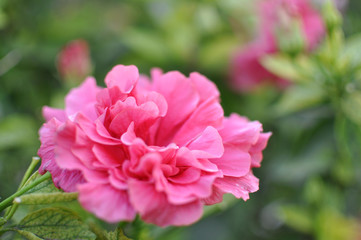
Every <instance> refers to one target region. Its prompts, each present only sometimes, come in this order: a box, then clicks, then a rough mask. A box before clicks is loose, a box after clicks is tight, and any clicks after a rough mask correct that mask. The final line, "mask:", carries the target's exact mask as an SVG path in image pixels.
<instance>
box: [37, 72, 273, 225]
mask: <svg viewBox="0 0 361 240" xmlns="http://www.w3.org/2000/svg"><path fill="white" fill-rule="evenodd" d="M151 75H152V78H151V80H150V79H148V78H147V77H145V76H139V73H138V69H137V68H136V67H135V66H122V65H118V66H115V67H114V68H113V69H112V70H111V71H110V72H109V73H108V74H107V76H106V78H105V83H106V86H107V87H106V88H103V89H102V88H99V87H97V86H96V84H95V80H94V79H93V78H88V79H87V80H86V81H85V82H84V83H83V84H82V85H81V86H80V87H79V88H76V89H73V90H72V91H71V92H70V93H69V94H68V96H67V97H66V99H65V110H61V109H53V108H49V107H45V108H44V109H43V114H44V116H45V119H46V120H47V122H46V123H45V124H44V125H43V126H42V128H41V129H40V140H41V147H40V149H39V152H38V154H39V156H40V157H41V158H42V165H41V167H40V172H41V173H45V172H46V171H49V172H50V173H51V174H52V176H53V180H54V183H55V185H56V186H58V187H60V188H62V189H63V190H64V191H79V201H80V203H81V204H82V206H83V207H84V208H85V209H87V210H88V211H90V212H92V213H94V214H95V215H96V216H98V217H99V218H101V219H104V220H106V221H108V222H118V221H124V220H126V221H131V220H133V219H134V217H135V215H136V214H139V215H140V216H141V217H142V219H143V220H144V221H146V222H149V223H153V224H157V225H159V226H168V225H186V224H191V223H193V222H195V221H196V220H198V219H199V218H200V217H201V215H202V208H203V205H205V204H214V203H217V202H220V201H222V195H223V194H224V193H231V194H233V195H235V196H236V197H237V198H243V199H244V200H247V199H248V198H249V193H252V192H255V191H257V190H258V179H257V178H256V177H255V176H254V175H253V174H252V168H253V167H259V166H260V162H261V160H262V150H263V149H264V148H265V147H266V145H267V141H268V138H269V137H270V133H262V125H261V124H260V123H259V122H257V121H254V122H250V121H249V120H247V119H246V118H244V117H240V116H239V115H237V114H232V115H231V116H230V117H229V118H227V117H224V116H223V109H222V107H221V105H220V104H219V92H218V90H217V88H216V86H215V85H214V84H213V83H212V82H211V81H209V80H208V79H207V78H205V77H204V76H202V75H200V74H198V73H191V74H190V76H189V77H188V78H187V77H185V76H184V75H182V74H181V73H179V72H176V71H173V72H168V73H165V74H163V73H162V72H161V70H159V69H154V70H153V71H152V74H151Z"/></svg>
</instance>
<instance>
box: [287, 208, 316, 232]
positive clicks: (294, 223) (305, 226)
mask: <svg viewBox="0 0 361 240" xmlns="http://www.w3.org/2000/svg"><path fill="white" fill-rule="evenodd" d="M280 210H281V218H282V219H283V220H284V221H285V223H286V224H287V225H289V226H290V227H292V228H294V229H296V230H298V231H300V232H303V233H311V232H312V229H313V216H312V214H311V213H310V212H309V211H308V209H305V208H303V207H299V206H292V205H290V206H283V207H281V209H280Z"/></svg>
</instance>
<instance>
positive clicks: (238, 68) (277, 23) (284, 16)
mask: <svg viewBox="0 0 361 240" xmlns="http://www.w3.org/2000/svg"><path fill="white" fill-rule="evenodd" d="M259 15H260V29H259V36H258V38H257V39H256V40H255V41H254V42H252V43H250V44H249V45H246V46H245V48H244V49H243V50H242V51H240V52H238V53H236V54H235V56H234V58H233V60H232V64H231V71H230V75H231V81H232V84H233V86H234V87H235V88H236V89H238V90H239V91H243V92H246V91H250V90H253V89H254V88H256V87H258V86H259V85H261V84H263V83H265V82H267V81H268V82H270V83H272V84H274V85H276V86H278V87H280V88H284V87H286V86H288V85H289V82H288V81H287V80H285V79H281V78H280V77H277V76H275V75H274V74H272V73H270V72H269V71H268V70H266V69H265V68H264V67H263V66H262V65H261V63H260V60H261V59H262V57H264V56H265V55H267V54H273V53H276V52H278V51H281V49H280V45H281V46H282V42H283V43H286V44H290V43H291V44H296V46H294V47H296V48H298V47H300V46H298V45H297V44H302V42H303V44H304V46H303V47H304V50H307V51H310V50H312V49H314V48H315V47H316V46H317V44H318V43H319V42H320V40H321V38H322V37H323V36H324V33H325V27H324V24H323V21H322V18H321V16H320V14H319V13H318V12H317V11H316V10H314V9H313V8H312V6H311V3H310V1H308V0H263V1H261V2H260V4H259ZM295 26H299V27H300V29H298V30H299V31H301V34H302V36H301V37H303V39H301V40H300V42H301V43H300V42H299V39H297V36H296V35H295V34H294V33H295V31H297V29H295ZM292 38H295V39H292ZM292 41H295V42H294V43H292ZM287 47H289V46H287ZM301 47H302V46H301Z"/></svg>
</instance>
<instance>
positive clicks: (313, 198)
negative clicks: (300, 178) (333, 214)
mask: <svg viewBox="0 0 361 240" xmlns="http://www.w3.org/2000/svg"><path fill="white" fill-rule="evenodd" d="M324 195H325V191H324V186H323V182H322V180H321V179H320V178H319V177H315V178H311V179H309V180H308V181H307V182H306V186H305V188H304V196H305V199H306V200H307V202H308V203H311V204H319V203H320V202H321V201H322V199H323V198H324Z"/></svg>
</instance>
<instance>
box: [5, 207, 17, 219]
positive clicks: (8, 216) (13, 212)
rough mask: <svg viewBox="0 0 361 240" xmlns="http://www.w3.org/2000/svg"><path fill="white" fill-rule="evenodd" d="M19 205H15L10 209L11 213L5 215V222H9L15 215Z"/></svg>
mask: <svg viewBox="0 0 361 240" xmlns="http://www.w3.org/2000/svg"><path fill="white" fill-rule="evenodd" d="M18 206H19V204H18V203H14V204H13V205H12V206H11V207H10V211H9V212H7V213H6V214H5V220H6V221H9V220H10V219H11V218H12V217H13V216H14V214H15V212H16V210H17V209H18Z"/></svg>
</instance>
